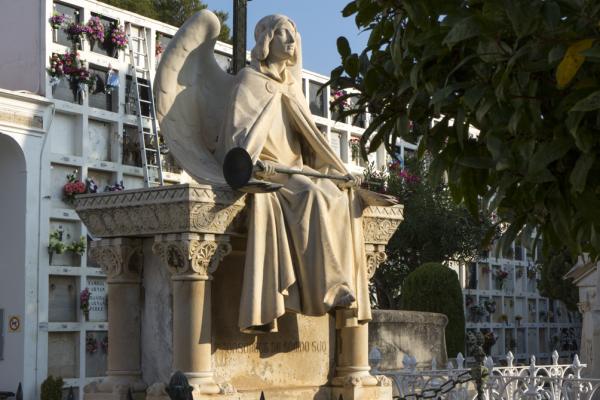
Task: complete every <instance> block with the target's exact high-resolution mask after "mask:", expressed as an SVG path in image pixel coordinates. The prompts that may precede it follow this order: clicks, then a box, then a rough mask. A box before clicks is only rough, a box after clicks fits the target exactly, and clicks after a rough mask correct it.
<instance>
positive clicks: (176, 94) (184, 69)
mask: <svg viewBox="0 0 600 400" xmlns="http://www.w3.org/2000/svg"><path fill="white" fill-rule="evenodd" d="M220 30H221V24H220V22H219V19H218V18H217V16H216V15H215V14H213V13H212V12H211V11H208V10H202V11H200V12H198V13H196V14H194V16H192V17H191V18H190V19H188V20H187V21H186V22H185V24H183V26H182V27H181V28H180V29H179V30H178V31H177V33H176V34H175V36H174V37H173V39H172V40H171V42H170V43H169V45H168V46H167V49H166V50H165V52H164V54H163V55H162V59H161V62H160V64H159V66H158V70H157V71H156V78H155V83H154V90H155V100H156V116H157V119H158V123H159V124H160V128H161V132H162V135H163V137H164V138H165V141H166V144H167V146H168V147H169V150H170V151H171V153H172V154H173V156H174V157H175V159H176V160H177V162H178V163H179V164H180V165H181V167H182V168H183V169H184V170H185V171H186V172H187V173H188V174H190V175H191V176H192V177H194V178H195V179H196V180H197V181H199V182H203V183H209V184H224V183H225V180H224V179H223V174H222V172H221V165H220V164H219V163H217V161H216V159H215V157H214V156H213V152H214V150H215V147H216V145H217V141H218V135H219V133H220V132H221V125H222V122H223V120H224V118H225V113H226V112H227V109H228V108H229V107H228V106H227V101H228V100H229V97H230V93H231V91H232V89H233V85H234V79H235V78H234V76H233V75H229V74H227V73H226V72H225V71H223V70H222V69H221V68H220V67H219V65H218V64H217V61H216V60H215V56H214V48H215V43H216V42H217V37H218V36H219V32H220Z"/></svg>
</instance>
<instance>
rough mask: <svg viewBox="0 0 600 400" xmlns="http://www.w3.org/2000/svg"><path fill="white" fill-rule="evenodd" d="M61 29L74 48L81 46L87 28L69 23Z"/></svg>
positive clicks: (75, 23) (76, 23)
mask: <svg viewBox="0 0 600 400" xmlns="http://www.w3.org/2000/svg"><path fill="white" fill-rule="evenodd" d="M63 29H64V31H65V33H66V34H67V37H68V38H69V40H70V41H71V42H73V45H74V46H75V45H77V44H81V41H82V39H83V36H84V35H86V34H87V32H88V27H87V26H85V25H83V24H80V23H78V22H70V23H68V24H67V25H66V26H65V27H64V28H63Z"/></svg>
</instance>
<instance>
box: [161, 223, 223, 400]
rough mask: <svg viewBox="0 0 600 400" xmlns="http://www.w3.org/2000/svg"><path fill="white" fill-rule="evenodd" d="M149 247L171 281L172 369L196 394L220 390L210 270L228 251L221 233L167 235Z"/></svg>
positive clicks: (213, 268) (218, 391)
mask: <svg viewBox="0 0 600 400" xmlns="http://www.w3.org/2000/svg"><path fill="white" fill-rule="evenodd" d="M152 250H153V251H154V252H155V254H157V255H158V256H159V257H160V258H161V260H162V261H163V262H164V263H165V264H166V265H167V267H168V269H169V271H170V272H171V274H172V275H171V280H172V284H173V370H174V371H177V370H179V371H182V372H183V373H184V374H185V375H186V376H187V378H188V380H189V382H190V384H191V385H193V386H195V388H196V389H195V391H196V392H197V393H206V394H211V393H220V392H221V388H219V386H217V385H216V384H215V382H214V371H213V369H212V345H211V340H212V331H211V280H212V273H213V272H214V271H215V270H216V269H217V267H218V265H219V263H220V262H221V260H222V259H223V258H224V257H225V256H226V255H227V254H229V252H230V251H231V245H230V244H229V237H228V236H224V235H219V236H217V235H210V234H204V235H198V234H168V235H159V236H156V237H155V242H154V246H153V248H152Z"/></svg>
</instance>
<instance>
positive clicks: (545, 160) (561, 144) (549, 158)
mask: <svg viewBox="0 0 600 400" xmlns="http://www.w3.org/2000/svg"><path fill="white" fill-rule="evenodd" d="M571 144H572V140H571V139H570V138H569V137H566V136H563V137H559V138H557V139H554V140H553V141H551V142H544V143H542V144H541V145H540V146H539V147H538V149H537V151H536V152H535V153H534V154H533V157H531V160H529V169H528V175H534V174H536V173H538V172H540V171H542V170H543V169H544V168H546V167H547V166H548V164H550V163H552V162H554V161H556V160H558V159H559V158H561V157H563V156H564V155H565V154H567V152H568V151H569V150H570V149H571Z"/></svg>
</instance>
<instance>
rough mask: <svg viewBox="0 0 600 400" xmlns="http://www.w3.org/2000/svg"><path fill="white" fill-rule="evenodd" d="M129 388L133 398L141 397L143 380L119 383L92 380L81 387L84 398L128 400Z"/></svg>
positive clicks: (88, 399)
mask: <svg viewBox="0 0 600 400" xmlns="http://www.w3.org/2000/svg"><path fill="white" fill-rule="evenodd" d="M129 390H131V393H132V395H133V398H134V399H135V400H137V399H143V398H144V394H145V392H146V384H145V383H143V382H141V381H140V382H135V383H121V382H112V381H110V380H106V381H104V382H101V383H98V382H92V383H90V384H88V385H86V386H85V387H84V388H83V398H84V400H128V398H127V394H128V392H129Z"/></svg>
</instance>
